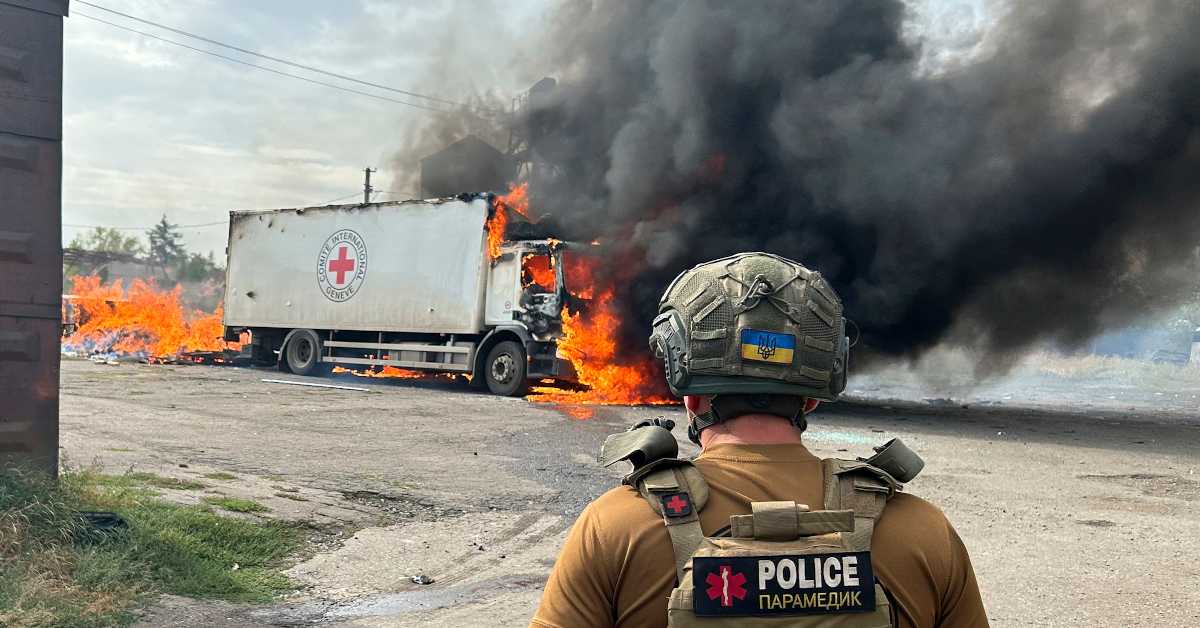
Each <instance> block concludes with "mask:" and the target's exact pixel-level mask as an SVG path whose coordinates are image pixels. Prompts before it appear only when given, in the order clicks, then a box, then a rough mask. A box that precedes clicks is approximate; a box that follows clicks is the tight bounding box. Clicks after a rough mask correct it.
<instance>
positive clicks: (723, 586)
mask: <svg viewBox="0 0 1200 628" xmlns="http://www.w3.org/2000/svg"><path fill="white" fill-rule="evenodd" d="M704 582H705V584H707V585H708V591H706V592H707V593H708V599H710V600H715V599H717V598H721V606H733V598H737V599H739V600H741V599H745V597H746V587H744V586H742V585H744V584H746V574H744V573H741V572H736V573H735V572H734V571H733V567H730V566H729V565H721V566H720V567H717V573H711V572H710V573H709V574H708V576H707V577H706V578H704Z"/></svg>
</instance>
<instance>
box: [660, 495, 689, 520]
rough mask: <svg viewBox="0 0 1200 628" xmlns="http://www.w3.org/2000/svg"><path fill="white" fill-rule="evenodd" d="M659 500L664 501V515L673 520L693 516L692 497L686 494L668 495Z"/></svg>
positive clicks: (661, 496)
mask: <svg viewBox="0 0 1200 628" xmlns="http://www.w3.org/2000/svg"><path fill="white" fill-rule="evenodd" d="M659 499H661V500H662V511H663V514H665V515H666V516H668V517H670V518H672V519H674V518H677V517H686V516H688V515H690V514H692V497H691V496H690V495H688V494H687V493H686V492H682V491H681V492H679V493H667V494H666V495H660V496H659Z"/></svg>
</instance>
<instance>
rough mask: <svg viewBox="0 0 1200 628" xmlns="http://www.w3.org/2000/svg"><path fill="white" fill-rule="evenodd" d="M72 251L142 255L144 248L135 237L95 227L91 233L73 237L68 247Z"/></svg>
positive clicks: (116, 230)
mask: <svg viewBox="0 0 1200 628" xmlns="http://www.w3.org/2000/svg"><path fill="white" fill-rule="evenodd" d="M67 246H69V247H70V248H73V249H82V250H85V251H98V252H101V253H125V254H127V255H143V254H145V252H146V247H145V246H144V245H143V244H142V241H141V240H140V239H138V237H137V236H136V235H129V236H127V235H125V234H123V233H121V231H120V230H119V229H112V228H109V227H95V228H93V229H92V230H91V231H88V232H86V233H83V234H80V235H77V236H75V238H74V239H72V240H71V243H70V244H69V245H67Z"/></svg>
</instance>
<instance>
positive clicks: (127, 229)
mask: <svg viewBox="0 0 1200 628" xmlns="http://www.w3.org/2000/svg"><path fill="white" fill-rule="evenodd" d="M227 224H229V221H228V220H222V221H221V222H202V223H200V224H196V225H171V227H173V228H175V229H199V228H203V227H215V226H217V225H227ZM63 226H64V227H73V228H76V229H116V230H117V231H147V230H149V229H152V228H153V227H154V225H147V226H145V227H110V226H108V225H76V224H71V223H66V222H64V223H63Z"/></svg>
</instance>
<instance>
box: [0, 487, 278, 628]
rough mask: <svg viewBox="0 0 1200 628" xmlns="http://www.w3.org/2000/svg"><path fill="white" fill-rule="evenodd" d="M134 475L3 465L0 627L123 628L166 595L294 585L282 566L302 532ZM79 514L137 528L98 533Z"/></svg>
mask: <svg viewBox="0 0 1200 628" xmlns="http://www.w3.org/2000/svg"><path fill="white" fill-rule="evenodd" d="M129 475H131V474H126V475H124V476H104V475H100V474H96V473H91V472H87V471H77V472H69V473H64V474H63V475H62V477H61V479H60V481H59V482H57V483H54V482H50V481H48V480H45V479H43V478H41V477H40V476H36V475H21V474H18V473H15V472H6V471H0V626H5V627H11V628H33V627H42V626H54V627H56V628H57V627H63V628H85V627H89V628H90V627H98V626H124V625H128V624H130V623H132V621H133V620H134V619H135V614H134V613H135V611H136V609H137V608H138V607H140V606H142V605H144V604H147V603H149V602H150V601H151V600H152V599H153V597H154V595H156V594H158V593H172V594H176V595H184V596H190V597H198V598H215V599H222V600H228V601H233V602H265V601H268V600H270V599H272V598H274V597H275V596H276V595H278V594H279V593H281V592H284V591H287V590H290V589H291V588H292V584H291V583H290V582H289V581H288V580H287V578H286V577H285V576H283V574H282V573H281V572H280V568H281V567H282V564H281V563H282V560H283V559H284V558H285V557H287V556H288V555H289V554H291V553H292V552H294V551H295V550H296V549H297V548H298V547H299V545H300V542H301V538H302V534H301V532H300V531H299V530H298V529H296V528H294V527H291V526H287V525H284V524H281V523H277V522H254V521H244V520H240V519H232V518H229V517H223V516H221V515H218V514H216V513H214V512H211V511H210V510H209V509H207V508H206V507H203V506H183V505H178V504H172V503H168V502H164V501H162V500H159V499H156V498H155V497H154V496H153V495H152V494H151V491H149V490H147V488H146V486H147V485H148V484H152V483H153V482H154V481H153V480H148V479H147V478H145V477H140V476H139V477H136V478H130V477H129ZM80 510H106V511H115V512H117V513H119V514H120V515H121V516H122V517H124V518H125V520H126V521H127V522H128V524H129V527H128V529H126V530H122V531H117V532H111V533H109V534H107V535H98V534H96V533H94V532H93V531H92V530H91V529H90V528H89V527H88V526H87V525H86V524H84V523H83V522H82V520H81V519H80V517H79V516H78V514H77V513H78V511H80ZM235 564H236V565H238V569H236V570H235V569H233V566H234V565H235Z"/></svg>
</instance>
